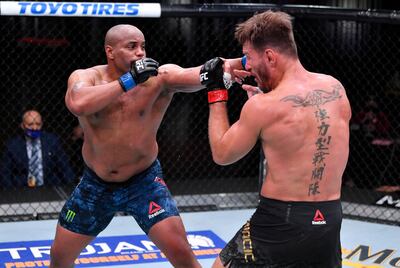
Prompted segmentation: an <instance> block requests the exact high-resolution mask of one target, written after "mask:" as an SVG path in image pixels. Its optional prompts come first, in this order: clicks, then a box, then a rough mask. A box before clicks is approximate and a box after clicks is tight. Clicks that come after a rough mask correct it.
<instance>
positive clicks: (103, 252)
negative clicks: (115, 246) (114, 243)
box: [95, 243, 111, 254]
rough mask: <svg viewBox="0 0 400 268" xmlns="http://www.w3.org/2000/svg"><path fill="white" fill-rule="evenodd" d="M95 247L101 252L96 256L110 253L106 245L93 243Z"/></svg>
mask: <svg viewBox="0 0 400 268" xmlns="http://www.w3.org/2000/svg"><path fill="white" fill-rule="evenodd" d="M95 245H96V246H99V247H100V248H101V251H99V252H98V254H105V253H110V252H111V248H110V247H109V246H108V245H107V243H95Z"/></svg>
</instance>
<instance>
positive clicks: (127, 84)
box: [118, 58, 159, 92]
mask: <svg viewBox="0 0 400 268" xmlns="http://www.w3.org/2000/svg"><path fill="white" fill-rule="evenodd" d="M158 66H159V64H158V62H157V61H155V60H153V59H151V58H143V59H140V60H137V61H134V62H132V65H131V69H130V71H129V72H127V73H125V74H123V75H122V76H121V77H120V78H119V79H118V81H119V84H120V85H121V87H122V89H123V90H124V91H125V92H126V91H128V90H130V89H132V88H134V87H135V86H136V85H137V84H140V83H143V82H145V81H147V79H149V78H150V76H157V74H158Z"/></svg>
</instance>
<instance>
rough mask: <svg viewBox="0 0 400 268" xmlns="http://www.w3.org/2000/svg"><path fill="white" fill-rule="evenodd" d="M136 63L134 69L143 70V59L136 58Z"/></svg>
mask: <svg viewBox="0 0 400 268" xmlns="http://www.w3.org/2000/svg"><path fill="white" fill-rule="evenodd" d="M135 64H136V70H138V71H140V70H144V62H143V60H138V61H136V62H135Z"/></svg>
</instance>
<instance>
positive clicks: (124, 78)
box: [118, 72, 136, 92]
mask: <svg viewBox="0 0 400 268" xmlns="http://www.w3.org/2000/svg"><path fill="white" fill-rule="evenodd" d="M118 81H119V83H120V85H121V87H122V89H123V90H124V91H125V92H126V91H128V90H131V89H132V88H134V87H135V86H136V82H135V80H134V79H133V77H132V75H131V73H130V72H127V73H125V74H123V75H121V77H120V78H119V79H118Z"/></svg>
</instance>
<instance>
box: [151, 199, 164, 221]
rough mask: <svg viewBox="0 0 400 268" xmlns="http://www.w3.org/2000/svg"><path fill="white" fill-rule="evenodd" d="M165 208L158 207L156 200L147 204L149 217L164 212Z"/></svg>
mask: <svg viewBox="0 0 400 268" xmlns="http://www.w3.org/2000/svg"><path fill="white" fill-rule="evenodd" d="M164 212H165V209H163V208H162V207H160V206H159V205H158V204H157V203H156V202H153V201H151V202H150V205H149V219H152V218H154V217H156V216H158V215H160V214H161V213H164Z"/></svg>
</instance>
